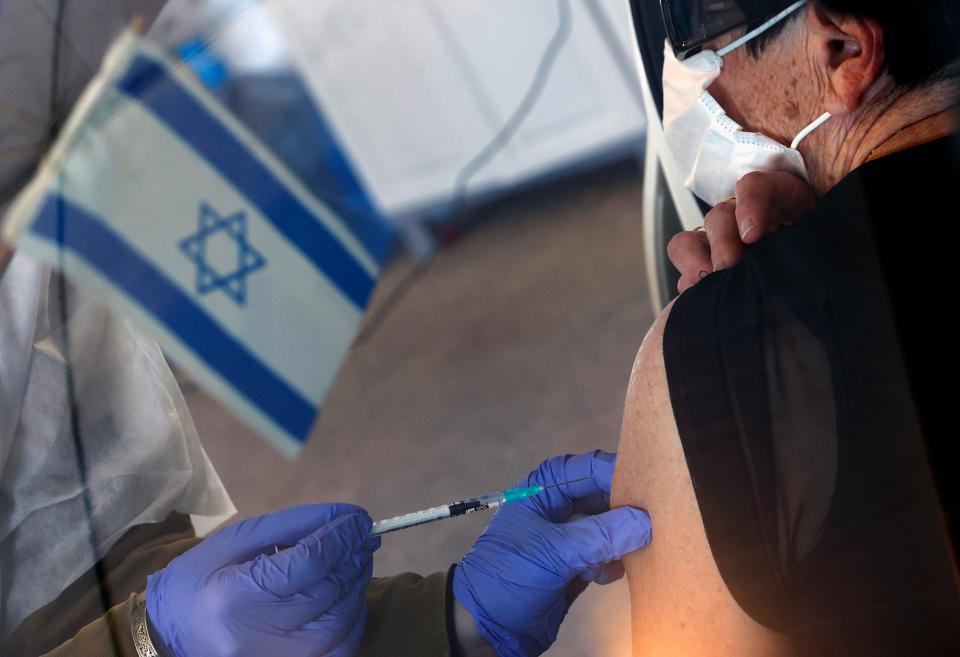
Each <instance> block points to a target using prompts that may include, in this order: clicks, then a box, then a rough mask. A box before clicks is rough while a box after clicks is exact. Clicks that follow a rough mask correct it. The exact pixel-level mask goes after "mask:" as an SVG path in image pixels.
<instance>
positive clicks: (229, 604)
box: [144, 450, 652, 657]
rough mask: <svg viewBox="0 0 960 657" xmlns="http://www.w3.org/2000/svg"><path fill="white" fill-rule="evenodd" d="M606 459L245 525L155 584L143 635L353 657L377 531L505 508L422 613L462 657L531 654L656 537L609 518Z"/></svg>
mask: <svg viewBox="0 0 960 657" xmlns="http://www.w3.org/2000/svg"><path fill="white" fill-rule="evenodd" d="M614 462H615V455H614V454H611V453H609V452H603V451H599V450H596V451H593V452H588V453H585V454H578V455H571V454H564V455H560V456H555V457H553V458H550V459H547V460H546V461H544V462H542V463H541V464H540V465H539V467H537V468H536V469H535V470H533V471H532V472H530V474H528V475H527V476H526V477H524V478H523V479H521V480H519V481H518V482H516V483H515V484H514V486H512V487H510V488H507V489H505V490H501V491H496V492H494V493H489V494H487V495H481V496H479V497H475V498H472V499H469V500H464V501H462V502H457V503H455V504H449V505H445V506H441V507H438V508H435V509H428V510H426V511H420V512H417V513H413V514H408V515H406V516H401V517H399V518H391V519H389V520H384V521H381V522H378V523H374V522H373V520H372V519H371V518H370V516H369V514H368V513H367V512H366V511H365V510H364V509H362V508H360V507H357V506H354V505H351V504H343V503H323V504H308V505H303V506H297V507H291V508H288V509H282V510H280V511H274V512H272V513H268V514H265V515H262V516H255V517H251V518H247V519H245V520H242V521H240V522H237V523H234V524H232V525H229V526H227V527H224V528H223V529H221V530H220V531H218V532H216V533H215V534H212V535H211V536H208V537H207V538H205V539H204V540H203V541H202V542H200V543H198V544H196V545H194V546H193V547H192V548H190V549H189V550H187V551H186V552H184V553H182V554H180V555H179V556H177V557H176V558H174V559H173V560H172V561H170V562H169V563H168V564H167V565H166V567H164V568H162V569H161V570H159V571H157V572H155V573H153V574H152V575H150V576H149V578H148V580H147V590H146V592H145V594H144V597H145V602H146V614H145V620H146V622H147V624H148V625H149V634H150V637H151V638H152V640H153V644H154V645H155V646H156V649H157V652H159V653H160V654H162V655H166V656H167V657H197V656H198V655H203V657H227V656H230V657H260V656H261V655H280V654H282V655H286V656H288V657H312V656H313V655H317V654H321V653H322V654H324V655H331V656H333V655H337V656H340V655H355V654H357V650H358V649H359V648H360V644H361V638H362V637H363V636H364V632H365V624H366V620H367V611H368V607H367V604H368V602H367V595H366V594H367V587H368V585H369V584H370V582H371V578H372V576H373V556H374V553H375V552H376V551H377V550H378V549H379V548H380V543H381V538H380V536H379V534H382V533H385V532H387V531H395V530H397V529H403V528H405V527H412V526H414V525H419V524H423V523H425V522H432V521H433V520H439V519H441V518H449V517H455V516H458V515H464V514H466V513H470V512H473V511H479V510H482V509H486V508H492V507H503V508H501V509H500V511H499V512H498V513H497V514H496V515H495V516H493V518H491V519H490V522H489V523H488V524H487V527H486V528H485V529H484V531H483V533H482V534H481V535H480V536H479V537H478V538H477V540H476V541H475V542H474V544H473V546H472V547H471V548H470V550H469V551H468V552H467V554H465V555H463V557H462V558H461V559H460V560H459V561H458V562H457V563H456V564H455V565H454V566H453V568H451V569H450V570H449V571H448V573H447V575H446V577H443V581H444V582H446V584H445V586H446V587H449V588H448V589H446V590H449V591H450V593H451V594H452V595H450V596H447V594H446V593H444V594H443V595H439V596H427V597H424V596H420V597H421V598H423V600H427V599H428V598H429V601H433V602H430V603H429V604H427V603H426V602H424V601H423V600H421V601H420V602H419V603H418V604H424V605H426V606H425V607H424V608H423V613H424V614H426V615H427V616H426V618H428V620H429V619H433V618H437V617H440V618H441V619H442V620H441V621H440V623H441V624H443V623H452V626H453V634H452V635H450V637H449V638H451V639H453V638H455V639H456V641H457V642H458V644H459V647H460V648H461V652H462V653H463V654H464V655H467V656H469V655H473V654H478V655H479V654H490V653H489V650H490V649H491V648H492V649H493V650H494V651H495V652H496V654H498V655H504V656H505V657H506V656H509V657H536V656H537V655H540V654H541V653H543V652H544V651H545V650H547V648H549V646H550V645H551V644H552V643H553V641H554V640H555V639H556V636H557V631H558V630H559V627H560V622H561V621H562V619H563V617H564V615H565V614H566V611H567V609H568V608H569V607H570V604H571V603H572V601H573V598H574V597H576V593H578V592H579V591H580V590H582V589H583V586H585V584H586V583H587V582H596V583H598V584H606V583H609V582H612V581H615V580H616V579H618V578H620V577H622V575H623V565H622V563H621V562H620V560H621V559H622V558H623V557H624V556H625V555H627V554H629V553H631V552H633V551H635V550H638V549H641V548H643V547H645V546H646V545H647V544H648V543H649V542H650V540H651V538H652V527H651V521H650V516H649V515H648V514H647V513H646V512H645V511H643V510H640V509H634V508H631V507H620V508H614V509H611V508H610V487H611V482H612V479H613V469H614ZM504 505H506V506H504ZM407 577H408V579H409V577H410V575H408V576H407ZM422 581H424V582H426V581H427V579H423V580H422ZM430 581H432V582H435V581H439V580H437V579H436V578H434V579H433V580H430ZM431 586H433V584H431ZM401 588H402V587H401ZM417 600H420V598H417ZM448 600H449V603H451V604H452V609H450V608H449V606H448V602H447V601H448ZM437 601H439V602H437ZM434 602H436V603H437V605H439V607H437V608H435V607H434V606H432V605H433V604H434ZM382 608H383V607H382V606H381V609H382ZM430 622H432V621H430ZM447 627H449V626H447ZM378 628H381V625H376V626H375V627H374V630H377V629H378ZM374 630H371V631H374ZM468 647H470V648H469V649H468ZM471 650H475V651H476V652H471Z"/></svg>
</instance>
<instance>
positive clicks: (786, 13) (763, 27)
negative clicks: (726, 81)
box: [717, 0, 807, 57]
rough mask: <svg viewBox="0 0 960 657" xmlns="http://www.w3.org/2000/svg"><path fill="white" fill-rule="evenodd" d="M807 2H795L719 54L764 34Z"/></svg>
mask: <svg viewBox="0 0 960 657" xmlns="http://www.w3.org/2000/svg"><path fill="white" fill-rule="evenodd" d="M805 4H807V0H799V2H794V3H793V4H792V5H790V6H789V7H787V8H786V9H784V10H783V11H781V12H780V13H779V14H777V15H776V16H774V17H773V18H771V19H770V20H768V21H767V22H765V23H763V24H762V25H760V26H759V27H756V28H754V29H752V30H750V31H749V32H747V33H746V34H744V35H743V36H742V37H740V38H739V39H737V40H736V41H733V42H732V43H729V44H727V45H725V46H724V47H723V48H721V49H720V50H718V51H717V54H718V55H720V56H721V57H723V56H724V55H726V54H728V53H730V52H733V51H734V50H736V49H737V48H739V47H740V46H742V45H743V44H745V43H746V42H747V41H749V40H750V39H753V38H754V37H757V36H759V35H761V34H763V33H764V32H766V31H767V30H769V29H770V28H771V27H773V26H774V25H776V24H777V23H779V22H780V21H782V20H783V19H784V18H786V17H787V16H789V15H790V14H792V13H793V12H795V11H796V10H798V9H800V7H802V6H803V5H805Z"/></svg>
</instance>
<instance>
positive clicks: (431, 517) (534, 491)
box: [370, 477, 589, 536]
mask: <svg viewBox="0 0 960 657" xmlns="http://www.w3.org/2000/svg"><path fill="white" fill-rule="evenodd" d="M584 479H589V477H580V478H579V479H571V480H570V481H561V482H560V483H557V484H549V485H547V486H540V485H539V484H538V485H536V486H525V487H523V488H507V489H505V490H498V491H494V492H492V493H487V494H486V495H479V496H477V497H471V498H470V499H468V500H463V501H461V502H455V503H453V504H444V505H443V506H435V507H433V508H432V509H424V510H423V511H414V512H413V513H408V514H406V515H402V516H397V517H396V518H387V519H386V520H378V521H377V522H375V523H373V527H372V528H371V529H370V536H379V535H380V534H389V533H390V532H395V531H398V530H400V529H406V528H407V527H416V526H417V525H425V524H427V523H428V522H434V521H435V520H443V519H444V518H455V517H456V516H462V515H466V514H468V513H473V512H474V511H483V510H484V509H494V508H496V507H498V506H502V505H504V504H510V503H511V502H519V501H520V500H525V499H527V498H528V497H533V496H534V495H539V494H540V493H542V492H543V491H545V490H546V489H548V488H554V487H556V486H564V485H566V484H573V483H576V482H578V481H583V480H584Z"/></svg>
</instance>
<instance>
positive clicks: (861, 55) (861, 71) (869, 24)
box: [807, 2, 884, 116]
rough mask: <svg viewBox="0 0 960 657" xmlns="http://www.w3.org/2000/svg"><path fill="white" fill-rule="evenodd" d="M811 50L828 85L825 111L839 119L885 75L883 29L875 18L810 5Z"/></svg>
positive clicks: (808, 22)
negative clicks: (883, 73)
mask: <svg viewBox="0 0 960 657" xmlns="http://www.w3.org/2000/svg"><path fill="white" fill-rule="evenodd" d="M807 32H808V34H809V35H810V40H809V46H808V47H809V48H810V49H811V51H812V55H813V59H814V63H815V65H816V66H817V68H818V70H819V74H820V76H821V78H822V79H823V80H824V81H825V92H824V108H825V109H826V110H827V111H828V112H830V113H831V114H833V115H835V116H840V115H844V114H851V113H853V112H855V111H856V110H857V109H858V108H859V107H860V106H861V104H862V103H863V97H864V94H865V93H866V92H867V90H868V89H869V88H870V87H871V86H872V85H873V83H874V82H876V80H877V78H879V77H880V75H881V74H882V71H883V61H884V44H883V29H882V28H881V27H880V23H879V22H877V21H876V20H874V19H872V18H863V17H858V16H850V15H846V14H841V13H839V12H835V11H830V10H827V9H824V8H822V7H819V6H817V3H815V2H813V3H810V6H809V8H808V10H807Z"/></svg>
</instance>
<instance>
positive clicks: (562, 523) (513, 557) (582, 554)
mask: <svg viewBox="0 0 960 657" xmlns="http://www.w3.org/2000/svg"><path fill="white" fill-rule="evenodd" d="M613 465H614V455H613V454H609V453H606V452H600V451H596V452H591V453H588V454H580V455H577V456H571V455H564V456H557V457H554V458H552V459H548V460H547V461H544V462H543V463H542V464H541V465H540V467H539V468H537V469H536V470H534V471H533V472H531V473H530V475H529V476H528V477H527V478H526V479H525V480H523V481H521V482H519V484H518V485H520V486H530V485H534V484H541V485H544V486H548V485H552V484H556V483H559V482H564V481H569V480H572V479H581V478H583V479H582V480H581V481H577V482H575V483H572V484H564V485H561V486H557V487H554V488H549V489H547V490H545V491H544V492H542V493H541V494H539V495H536V496H534V497H531V498H528V499H526V500H523V501H521V502H517V503H515V504H511V505H509V506H506V507H503V508H501V509H500V510H499V511H498V512H497V514H496V515H495V516H494V517H493V519H492V520H491V521H490V524H489V525H488V526H487V529H486V530H485V531H484V532H483V534H482V535H481V536H480V537H479V538H478V539H477V541H476V543H474V545H473V548H471V550H470V552H469V553H468V554H467V555H466V556H465V557H464V558H463V559H462V560H461V562H460V563H459V564H457V567H456V570H455V571H454V575H453V594H454V597H455V599H456V601H457V603H458V604H459V605H461V606H462V607H463V608H464V609H465V610H466V611H467V612H468V614H469V616H470V617H471V618H472V619H473V621H474V623H475V626H476V630H477V631H479V633H480V635H482V637H483V638H484V639H485V640H486V641H487V643H488V644H489V645H491V646H493V647H494V648H495V649H496V651H497V654H499V655H501V657H535V656H536V655H539V654H541V653H542V652H543V651H545V650H546V649H547V648H548V647H549V646H550V645H551V644H552V643H553V641H554V639H555V638H556V635H557V631H558V629H559V627H560V622H561V621H562V620H563V617H564V615H565V614H566V612H567V609H568V608H569V606H570V604H571V602H572V600H573V598H574V597H576V593H577V592H579V591H580V590H582V588H583V586H584V584H583V581H581V580H586V581H595V582H598V583H601V584H603V583H608V582H611V581H614V580H615V579H617V578H618V577H619V576H620V574H622V570H621V567H620V565H619V563H618V562H619V560H620V559H621V558H622V557H623V555H624V554H627V553H629V552H632V551H634V550H638V549H641V548H643V547H644V546H646V545H647V544H648V543H649V542H650V535H651V530H650V517H649V515H647V514H646V513H645V512H643V511H641V510H638V509H631V508H620V509H613V510H610V508H609V499H610V498H609V495H610V485H611V480H612V478H613ZM575 514H587V515H586V517H583V518H579V519H571V518H572V517H573V516H574V515H575ZM571 587H572V589H571Z"/></svg>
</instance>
